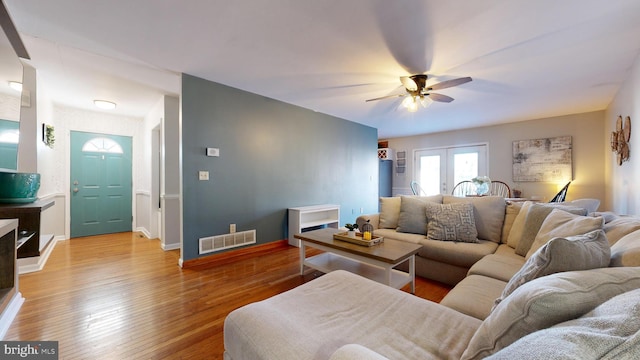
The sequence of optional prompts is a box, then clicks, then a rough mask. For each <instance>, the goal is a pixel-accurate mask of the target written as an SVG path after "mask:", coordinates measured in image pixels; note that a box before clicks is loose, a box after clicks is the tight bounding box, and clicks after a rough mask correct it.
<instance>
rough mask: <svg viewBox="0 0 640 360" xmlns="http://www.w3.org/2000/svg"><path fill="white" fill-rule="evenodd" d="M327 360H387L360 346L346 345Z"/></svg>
mask: <svg viewBox="0 0 640 360" xmlns="http://www.w3.org/2000/svg"><path fill="white" fill-rule="evenodd" d="M329 360H389V359H388V358H386V357H384V356H382V355H380V354H378V353H377V352H375V351H373V350H371V349H369V348H366V347H364V346H362V345H360V344H347V345H344V346H342V347H341V348H339V349H338V350H336V352H334V353H333V354H331V357H330V358H329Z"/></svg>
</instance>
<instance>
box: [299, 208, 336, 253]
mask: <svg viewBox="0 0 640 360" xmlns="http://www.w3.org/2000/svg"><path fill="white" fill-rule="evenodd" d="M339 222H340V205H331V204H326V205H313V206H301V207H294V208H289V245H292V246H298V247H299V246H300V240H298V239H296V238H294V237H293V236H294V235H295V234H299V233H302V232H304V231H305V230H307V229H308V230H314V228H315V227H317V226H327V227H331V228H335V229H337V228H338V223H339Z"/></svg>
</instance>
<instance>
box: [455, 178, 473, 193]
mask: <svg viewBox="0 0 640 360" xmlns="http://www.w3.org/2000/svg"><path fill="white" fill-rule="evenodd" d="M475 194H476V185H475V184H474V183H473V182H471V181H470V180H465V181H460V182H459V183H457V184H456V186H454V187H453V190H452V191H451V195H453V196H467V195H475Z"/></svg>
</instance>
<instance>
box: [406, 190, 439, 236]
mask: <svg viewBox="0 0 640 360" xmlns="http://www.w3.org/2000/svg"><path fill="white" fill-rule="evenodd" d="M427 202H433V203H441V202H442V195H435V196H401V197H400V215H399V216H398V228H397V229H396V231H398V232H403V233H412V234H422V235H427V218H426V216H425V204H426V203H427Z"/></svg>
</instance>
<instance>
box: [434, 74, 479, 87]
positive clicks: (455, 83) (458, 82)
mask: <svg viewBox="0 0 640 360" xmlns="http://www.w3.org/2000/svg"><path fill="white" fill-rule="evenodd" d="M471 80H473V79H471V78H470V77H468V76H467V77H463V78H458V79H452V80H447V81H443V82H439V83H437V84H433V85H431V86H429V87H428V88H427V89H428V90H440V89H446V88H450V87H453V86H458V85H462V84H464V83H468V82H469V81H471Z"/></svg>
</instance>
